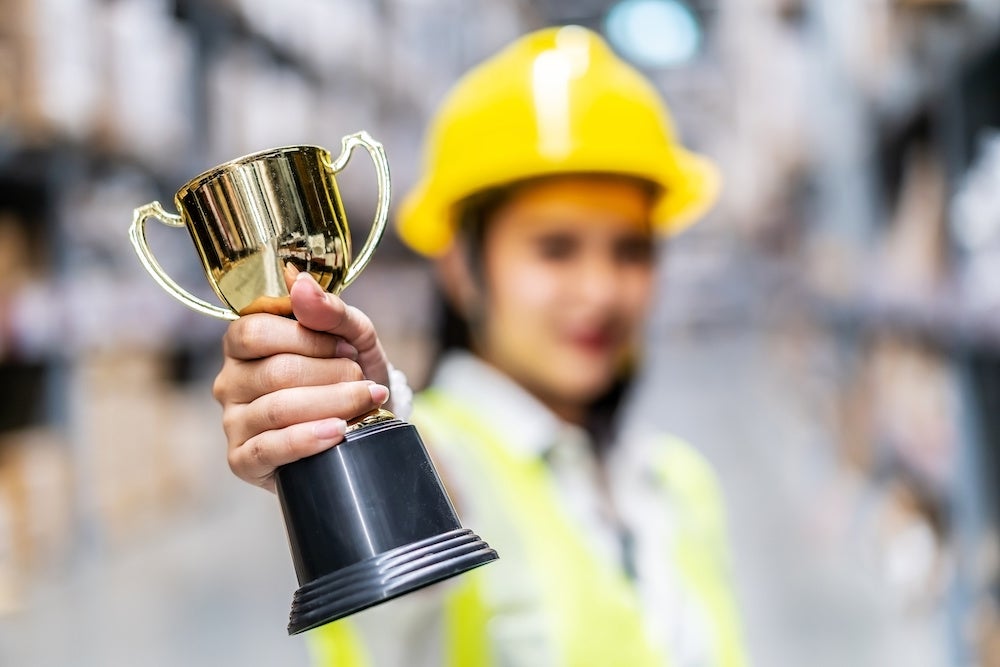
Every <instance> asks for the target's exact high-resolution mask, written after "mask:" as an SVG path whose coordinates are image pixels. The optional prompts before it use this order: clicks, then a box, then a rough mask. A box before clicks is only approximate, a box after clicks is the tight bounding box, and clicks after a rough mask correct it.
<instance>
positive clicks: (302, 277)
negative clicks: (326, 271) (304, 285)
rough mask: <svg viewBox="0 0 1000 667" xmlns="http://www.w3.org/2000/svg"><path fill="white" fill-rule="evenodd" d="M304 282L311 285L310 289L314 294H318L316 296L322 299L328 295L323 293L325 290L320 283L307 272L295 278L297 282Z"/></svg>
mask: <svg viewBox="0 0 1000 667" xmlns="http://www.w3.org/2000/svg"><path fill="white" fill-rule="evenodd" d="M302 281H307V282H308V283H309V289H311V290H312V291H313V293H315V294H316V296H320V297H322V296H324V295H325V294H326V292H324V291H323V288H322V287H320V286H319V283H318V282H316V279H315V278H313V277H312V276H311V275H309V274H308V273H306V272H305V271H303V272H302V273H300V274H299V275H297V276H295V282H302Z"/></svg>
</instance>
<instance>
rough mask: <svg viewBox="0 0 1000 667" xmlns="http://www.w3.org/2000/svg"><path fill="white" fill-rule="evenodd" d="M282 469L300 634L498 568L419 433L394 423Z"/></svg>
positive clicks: (353, 433) (375, 423) (383, 420)
mask: <svg viewBox="0 0 1000 667" xmlns="http://www.w3.org/2000/svg"><path fill="white" fill-rule="evenodd" d="M344 440H345V441H344V442H343V443H341V444H340V445H338V446H336V447H333V448H332V449H329V450H327V451H325V452H322V453H320V454H317V455H315V456H310V457H309V458H306V459H302V460H301V461H296V462H295V463H290V464H288V465H286V466H282V467H281V468H279V469H278V471H277V473H276V475H275V479H276V482H277V491H278V498H279V500H280V502H281V509H282V513H283V514H284V517H285V528H286V530H287V532H288V542H289V546H290V549H291V552H292V561H293V562H294V565H295V573H296V575H297V577H298V580H299V586H300V588H299V590H298V591H296V592H295V595H294V597H293V600H292V611H291V614H290V617H289V623H288V633H289V634H293V635H294V634H298V633H300V632H305V631H306V630H311V629H313V628H316V627H319V626H321V625H324V624H326V623H329V622H331V621H335V620H337V619H339V618H343V617H345V616H348V615H350V614H353V613H355V612H358V611H361V610H362V609H366V608H368V607H371V606H373V605H376V604H379V603H380V602H385V601H387V600H390V599H392V598H395V597H398V596H400V595H403V594H405V593H409V592H411V591H414V590H417V589H418V588H423V587H424V586H428V585H430V584H433V583H435V582H438V581H441V580H443V579H447V578H449V577H452V576H455V575H457V574H461V573H463V572H467V571H468V570H471V569H473V568H475V567H479V566H480V565H484V564H486V563H489V562H490V561H493V560H496V558H497V553H496V552H495V551H494V550H493V549H491V548H490V547H489V545H487V544H486V543H485V542H484V541H483V540H481V539H480V538H479V537H478V536H476V535H475V534H473V533H472V532H471V531H469V530H466V529H464V528H463V527H462V525H461V524H460V523H459V520H458V516H457V515H456V514H455V509H454V507H452V504H451V501H450V500H449V498H448V495H447V493H446V492H445V490H444V487H443V486H442V484H441V480H440V478H439V477H438V474H437V471H436V470H435V469H434V466H433V464H432V463H431V459H430V457H429V456H428V455H427V451H426V449H425V448H424V444H423V442H422V441H421V440H420V436H419V435H418V434H417V430H416V429H415V428H414V427H413V426H411V425H410V424H407V423H405V422H402V421H400V420H398V419H396V418H394V417H392V415H391V414H389V413H382V414H381V415H376V416H375V417H373V418H372V419H370V420H368V421H366V422H363V423H362V425H361V427H360V428H355V429H352V430H350V431H349V432H348V433H347V435H346V436H345V438H344Z"/></svg>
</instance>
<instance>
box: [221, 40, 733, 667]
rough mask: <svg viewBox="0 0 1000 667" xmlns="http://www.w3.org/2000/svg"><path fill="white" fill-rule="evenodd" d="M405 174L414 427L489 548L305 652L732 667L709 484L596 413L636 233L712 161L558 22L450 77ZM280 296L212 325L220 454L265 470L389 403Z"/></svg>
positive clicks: (681, 209) (367, 337) (649, 253)
mask: <svg viewBox="0 0 1000 667" xmlns="http://www.w3.org/2000/svg"><path fill="white" fill-rule="evenodd" d="M424 174H425V176H424V179H423V180H422V181H421V182H420V183H418V184H417V186H416V187H415V188H414V190H413V192H411V193H410V195H409V196H408V197H407V198H406V200H405V201H404V203H403V205H402V207H401V211H400V218H399V231H400V234H401V237H402V238H403V240H404V241H405V242H406V243H407V244H409V245H410V246H411V247H412V248H413V249H414V250H416V251H417V252H420V253H422V254H424V255H427V256H429V257H432V258H434V260H435V266H436V269H437V273H438V277H439V279H440V280H439V282H440V285H441V288H442V291H443V293H444V296H445V300H446V305H447V309H446V317H445V321H444V324H445V325H446V326H444V327H443V330H444V331H446V332H447V333H448V335H447V336H446V337H445V339H444V343H445V348H446V349H445V350H444V351H443V353H442V355H441V358H440V360H439V363H438V364H437V368H436V372H435V375H434V379H433V381H432V382H431V385H430V387H429V388H428V389H427V390H425V391H423V392H421V393H420V394H419V395H418V396H417V397H416V399H415V401H414V406H413V407H414V412H413V419H414V421H415V423H416V424H417V426H418V429H419V430H420V432H421V434H422V436H423V437H424V439H425V440H426V442H427V444H428V447H429V448H430V449H431V451H432V454H433V456H434V457H435V459H436V460H437V461H438V464H439V466H440V469H441V473H442V476H443V478H444V479H445V481H446V484H447V485H448V488H449V492H450V494H451V495H452V498H453V500H454V501H455V504H456V506H457V508H458V510H459V513H460V514H461V515H462V518H463V523H464V524H465V525H468V526H470V527H471V528H473V529H474V530H475V531H476V532H478V533H479V534H480V535H482V536H483V537H484V539H486V540H487V541H488V542H489V543H490V544H491V545H492V546H494V547H495V548H496V549H497V551H498V552H499V553H500V554H501V559H500V561H498V562H496V563H493V564H490V565H488V566H486V567H483V568H479V569H478V570H475V571H473V572H471V573H468V574H466V575H463V576H462V577H459V578H457V579H454V580H451V581H449V582H446V583H444V584H442V585H438V586H435V587H432V588H430V589H426V590H424V591H421V592H418V593H415V594H411V595H408V596H405V597H403V598H401V599H399V600H396V601H393V602H392V603H390V604H386V605H382V606H379V607H375V608H373V609H370V610H368V611H366V612H362V613H361V614H357V615H355V616H353V617H351V618H350V619H347V620H345V621H339V622H336V623H332V624H329V625H327V626H324V627H323V628H320V629H318V630H316V631H315V632H314V633H313V637H314V642H313V644H314V646H315V647H316V651H317V662H318V664H323V665H327V664H329V665H355V664H363V665H379V666H381V665H397V664H398V665H532V666H535V665H630V666H637V665H664V664H670V665H682V666H683V665H692V666H693V665H699V666H700V665H723V666H727V667H728V666H731V665H742V664H744V663H745V659H744V656H743V652H742V647H741V644H740V639H739V632H738V627H737V626H738V624H737V619H736V615H735V610H734V606H733V604H732V601H731V595H730V592H729V590H728V586H727V575H726V572H725V564H724V563H725V548H724V526H723V518H722V511H721V503H720V500H719V497H718V493H717V490H716V486H715V481H714V477H713V475H712V474H711V472H710V470H709V469H708V467H707V465H706V464H705V463H704V462H703V461H702V459H700V458H699V457H698V456H697V455H696V454H695V453H694V451H693V450H692V449H691V448H690V447H688V446H687V445H685V444H684V443H682V442H680V441H678V440H677V439H675V438H671V437H668V436H664V435H661V434H657V433H651V432H648V431H647V430H646V429H645V428H644V426H643V425H642V424H641V423H629V424H620V423H618V422H617V421H616V417H617V415H618V414H619V413H620V409H619V408H620V405H621V403H622V399H623V397H624V395H625V391H626V389H627V387H628V382H629V379H630V377H631V374H632V372H633V370H634V369H635V368H636V366H637V364H638V363H639V362H640V360H641V359H640V357H639V347H638V343H639V336H640V334H641V333H642V329H643V325H644V321H645V318H646V315H647V311H648V308H649V306H650V303H651V301H652V297H653V282H654V268H655V267H654V247H655V240H656V237H657V236H669V235H671V234H673V233H676V232H677V231H679V230H680V229H682V228H684V227H685V226H687V225H688V224H689V223H691V222H693V221H694V220H695V219H696V218H697V216H698V215H699V214H700V213H701V212H703V211H704V209H705V208H706V207H707V206H708V205H709V204H710V203H711V201H712V199H713V198H714V195H715V185H716V179H715V177H714V175H715V172H714V169H713V168H712V167H711V166H710V165H709V164H708V163H707V162H706V161H705V160H703V159H701V158H698V157H697V156H695V155H693V154H691V153H688V152H686V151H685V150H683V149H682V148H681V147H680V146H679V145H678V144H676V143H675V140H674V138H673V133H672V129H671V126H670V121H669V116H668V114H667V110H666V108H665V107H664V105H663V103H662V101H661V100H660V99H659V98H658V96H657V95H656V93H655V92H654V90H653V88H652V87H651V86H650V85H649V83H648V82H646V81H645V80H644V79H643V78H642V77H641V76H640V75H639V74H638V73H637V72H636V71H635V70H633V69H632V68H631V67H629V66H628V65H626V64H625V63H623V62H622V61H620V60H619V59H618V58H616V57H615V56H614V55H613V54H612V53H611V51H610V50H609V49H608V47H607V46H606V45H605V44H604V43H603V41H601V40H600V38H599V37H597V36H596V35H594V34H593V33H591V32H589V31H587V30H584V29H582V28H576V27H567V28H560V29H550V30H543V31H540V32H538V33H534V34H532V35H528V36H527V37H525V38H523V39H521V40H518V41H517V42H515V43H514V44H513V45H511V46H509V47H508V48H507V49H505V50H503V51H502V52H501V53H499V54H498V55H497V56H495V57H494V58H492V59H491V60H488V61H487V62H485V63H483V64H482V65H480V66H479V67H477V68H475V69H474V70H472V71H471V72H470V73H468V74H467V75H466V76H465V77H464V78H463V79H462V80H461V81H460V82H459V83H458V85H457V86H456V87H455V88H454V89H453V90H452V92H451V93H450V94H449V96H448V97H447V99H446V100H445V101H444V103H443V105H442V108H441V110H440V113H439V114H438V116H437V118H436V120H435V123H434V125H433V126H432V128H431V131H430V133H429V135H428V140H427V146H426V151H425V164H424ZM292 304H293V309H294V312H295V316H296V321H292V320H288V319H285V318H281V317H276V316H270V315H253V316H247V317H244V318H241V319H240V320H239V321H237V322H235V323H233V324H232V325H231V328H230V329H229V331H228V332H227V334H226V338H225V344H224V345H225V353H226V362H225V365H224V367H223V369H222V371H221V372H220V374H219V376H218V379H217V381H216V385H215V394H216V397H217V398H218V400H219V401H220V402H221V403H222V405H223V407H224V421H225V428H226V433H227V436H228V439H229V460H230V464H231V466H232V468H233V470H234V472H235V473H236V474H237V475H238V476H240V477H241V478H243V479H245V480H247V481H250V482H253V483H257V484H260V485H262V486H265V487H270V486H271V484H272V482H271V476H272V474H273V471H274V468H275V467H276V466H278V465H281V464H284V463H288V462H291V461H293V460H296V459H298V458H301V457H304V456H308V455H310V454H313V453H316V452H319V451H322V450H323V449H325V448H327V447H331V446H333V445H335V444H337V443H338V442H339V441H340V440H341V438H342V436H343V433H344V428H345V420H348V419H351V418H353V417H355V416H357V415H360V414H363V413H364V412H366V411H368V410H370V409H371V408H373V407H375V406H377V405H379V404H383V403H386V402H391V403H392V405H391V407H392V409H394V410H395V411H396V412H397V413H400V412H404V413H405V412H407V411H408V409H407V407H406V406H405V405H401V403H406V402H407V401H406V392H407V390H406V388H405V384H404V383H400V382H399V377H398V374H396V373H393V372H392V370H391V366H390V365H389V362H388V360H387V358H386V356H385V354H384V352H383V350H382V348H381V345H380V344H379V342H378V337H377V334H376V332H375V329H374V327H373V326H372V324H371V322H370V321H369V320H368V319H367V318H366V317H365V316H364V315H363V314H362V313H360V312H359V311H357V310H355V309H353V308H351V307H349V306H347V305H345V304H344V303H343V301H341V300H340V299H338V298H337V297H334V296H332V295H328V294H325V293H323V291H322V290H321V289H319V287H318V286H317V285H316V284H315V282H314V281H312V279H311V278H309V277H308V276H306V275H304V274H303V275H300V276H298V277H297V278H296V281H295V284H294V286H293V288H292ZM456 332H457V335H456ZM390 376H393V377H395V378H396V379H395V381H391V380H390ZM390 386H392V391H391V392H390V388H389V387H390Z"/></svg>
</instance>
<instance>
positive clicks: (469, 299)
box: [434, 242, 482, 322]
mask: <svg viewBox="0 0 1000 667" xmlns="http://www.w3.org/2000/svg"><path fill="white" fill-rule="evenodd" d="M470 260H471V258H470V257H469V250H468V248H467V247H466V244H465V243H461V242H455V243H452V244H451V247H450V248H448V250H447V251H446V252H445V253H444V254H443V255H441V256H440V257H438V258H437V260H436V261H435V263H434V270H435V273H436V274H437V278H438V283H439V284H440V285H441V290H442V291H443V292H444V296H445V298H446V299H448V303H449V305H451V307H452V308H454V309H455V312H457V313H460V314H461V315H462V317H463V318H465V320H466V321H467V322H472V321H473V320H474V319H475V316H476V313H478V312H479V311H480V310H481V304H482V290H481V289H480V287H479V284H480V282H481V281H480V278H479V276H478V275H476V273H475V272H474V271H473V269H472V266H471V262H470Z"/></svg>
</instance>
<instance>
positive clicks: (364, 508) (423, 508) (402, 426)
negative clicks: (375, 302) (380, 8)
mask: <svg viewBox="0 0 1000 667" xmlns="http://www.w3.org/2000/svg"><path fill="white" fill-rule="evenodd" d="M357 147H363V148H364V149H365V150H367V151H368V153H369V155H370V156H371V158H372V161H373V162H374V163H375V169H376V174H377V177H378V189H379V199H378V206H377V208H376V211H375V222H374V224H373V226H372V229H371V231H370V232H369V234H368V238H367V240H366V241H365V244H364V246H363V247H362V248H361V251H360V252H359V253H358V255H357V257H354V258H353V260H352V252H351V236H350V229H349V228H348V226H347V219H346V216H345V214H344V206H343V203H342V202H341V199H340V193H339V191H338V189H337V183H336V180H335V175H336V174H337V173H338V172H339V171H341V170H342V169H344V167H346V165H347V162H348V160H350V157H351V154H352V152H353V151H354V149H355V148H357ZM174 203H175V205H176V208H177V210H178V211H179V215H178V214H174V213H169V212H167V211H166V210H164V208H163V207H162V206H161V205H160V203H159V202H152V203H150V204H147V205H145V206H140V207H139V208H137V209H135V214H134V217H133V220H132V226H131V228H130V229H129V238H130V239H131V241H132V244H133V245H134V246H135V249H136V252H137V253H138V255H139V260H140V261H141V262H142V264H143V266H144V267H145V268H146V270H147V271H149V274H150V275H151V276H152V277H153V279H154V280H156V282H157V283H159V284H160V286H161V287H163V289H165V290H166V291H167V293H169V294H170V295H172V296H174V297H175V298H177V299H178V300H179V301H180V302H181V303H183V304H185V305H187V306H189V307H191V308H193V309H194V310H197V311H198V312H201V313H204V314H207V315H211V316H213V317H217V318H220V319H224V320H235V319H237V318H238V317H240V316H241V315H246V314H249V313H255V312H270V313H276V314H281V315H287V316H291V299H290V296H289V293H288V288H287V286H286V282H285V271H286V267H287V266H288V265H292V266H294V267H295V268H296V269H298V270H299V271H307V272H309V273H310V274H311V275H312V276H313V277H314V278H315V279H316V281H317V282H318V283H319V284H320V286H321V287H323V289H325V290H327V291H329V292H332V293H334V294H336V293H339V292H340V291H341V290H342V289H343V288H344V287H346V286H347V285H350V284H351V282H353V281H354V280H355V278H357V277H358V274H359V273H361V271H362V270H363V269H364V267H365V265H366V264H367V263H368V261H369V260H370V259H371V257H372V254H373V253H374V251H375V248H376V246H377V245H378V243H379V240H380V239H381V237H382V233H383V231H384V229H385V224H386V219H387V217H388V211H389V167H388V163H387V161H386V157H385V152H384V150H383V149H382V145H381V144H379V143H378V142H376V141H375V140H373V139H372V138H371V137H370V136H369V135H368V134H367V133H365V132H359V133H357V134H352V135H349V136H347V137H344V139H343V148H342V150H341V153H340V156H339V157H337V159H335V160H334V159H332V156H331V154H330V153H329V152H328V151H326V150H325V149H323V148H320V147H317V146H289V147H284V148H275V149H271V150H267V151H262V152H259V153H254V154H252V155H247V156H245V157H242V158H239V159H236V160H232V161H231V162H227V163H225V164H223V165H221V166H218V167H216V168H214V169H211V170H209V171H207V172H205V173H204V174H202V175H200V176H198V177H196V178H194V179H193V180H191V181H189V182H188V183H187V184H186V185H184V186H183V187H182V188H181V189H180V190H178V192H177V194H176V196H175V198H174ZM151 218H155V219H157V220H159V221H160V222H162V223H164V224H166V225H167V226H169V227H187V229H188V232H190V234H191V238H192V240H193V241H194V244H195V247H196V248H197V249H198V253H199V255H200V256H201V260H202V263H203V265H204V268H205V274H206V276H207V277H208V281H209V283H210V284H211V286H212V288H213V289H214V290H215V293H216V294H217V295H218V297H219V298H220V299H221V300H222V302H223V303H225V304H226V305H227V306H228V307H226V308H223V307H220V306H217V305H213V304H211V303H208V302H206V301H204V300H203V299H200V298H198V297H196V296H194V295H192V294H190V293H188V292H187V291H186V290H185V289H184V288H182V287H181V286H180V285H178V284H177V283H176V282H175V281H174V280H173V279H171V278H170V276H169V275H167V273H166V272H165V271H164V270H163V268H162V267H161V266H160V264H159V262H158V261H157V260H156V257H155V256H154V255H153V252H152V251H151V249H150V247H149V244H148V242H147V240H146V223H147V221H148V220H150V219H151ZM275 481H276V488H277V494H278V500H279V502H280V504H281V510H282V514H283V516H284V523H285V529H286V531H287V534H288V543H289V548H290V551H291V556H292V561H293V563H294V566H295V574H296V576H297V578H298V582H299V589H298V590H297V591H296V592H295V595H294V596H293V599H292V609H291V614H290V618H289V624H288V633H289V634H297V633H300V632H304V631H306V630H310V629H312V628H315V627H317V626H320V625H323V624H325V623H328V622H330V621H333V620H336V619H338V618H342V617H344V616H348V615H350V614H353V613H354V612H357V611H361V610H362V609H365V608H367V607H370V606H372V605H375V604H378V603H380V602H383V601H386V600H389V599H391V598H394V597H398V596H400V595H403V594H405V593H408V592H410V591H413V590H416V589H418V588H422V587H424V586H427V585H429V584H432V583H435V582H437V581H441V580H443V579H446V578H448V577H451V576H454V575H457V574H460V573H462V572H465V571H468V570H470V569H472V568H475V567H478V566H480V565H483V564H485V563H488V562H490V561H492V560H495V559H496V558H497V554H496V552H495V551H494V550H493V549H491V548H490V547H489V545H487V544H486V543H485V542H484V541H483V540H481V539H480V538H479V537H478V536H477V535H475V534H474V533H473V532H472V531H470V530H468V529H465V528H463V527H462V525H461V524H460V522H459V520H458V517H457V515H456V513H455V509H454V507H453V506H452V504H451V501H450V499H449V498H448V495H447V494H446V492H445V490H444V487H443V486H442V484H441V480H440V478H439V477H438V474H437V472H436V471H435V469H434V466H433V464H432V462H431V460H430V457H429V456H428V455H427V451H426V449H425V448H424V444H423V442H422V441H421V439H420V436H419V435H418V433H417V431H416V429H415V428H414V427H413V426H412V425H410V424H408V423H406V422H403V421H401V420H399V419H397V418H396V417H394V416H393V415H392V413H390V412H388V411H387V410H384V409H378V410H375V411H373V412H371V413H369V414H367V415H363V416H362V417H360V418H358V419H356V420H354V421H352V422H351V423H349V425H348V428H347V433H346V434H345V436H344V441H343V442H342V443H340V444H339V445H337V446H336V447H333V448H331V449H329V450H327V451H325V452H321V453H319V454H316V455H314V456H310V457H308V458H305V459H302V460H299V461H296V462H294V463H290V464H288V465H285V466H281V467H280V468H278V470H277V471H276V473H275Z"/></svg>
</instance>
